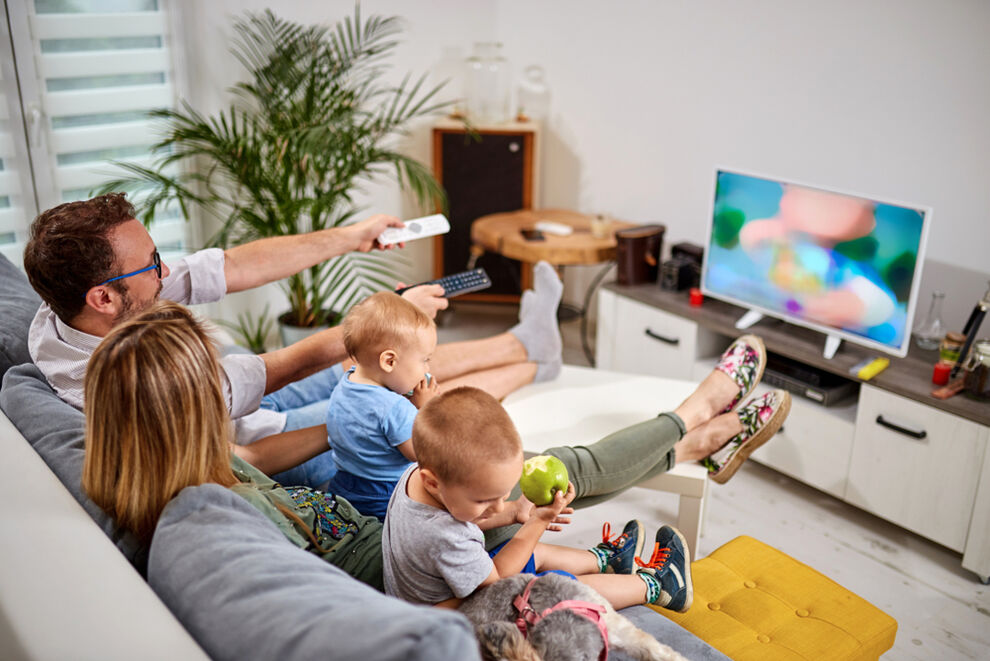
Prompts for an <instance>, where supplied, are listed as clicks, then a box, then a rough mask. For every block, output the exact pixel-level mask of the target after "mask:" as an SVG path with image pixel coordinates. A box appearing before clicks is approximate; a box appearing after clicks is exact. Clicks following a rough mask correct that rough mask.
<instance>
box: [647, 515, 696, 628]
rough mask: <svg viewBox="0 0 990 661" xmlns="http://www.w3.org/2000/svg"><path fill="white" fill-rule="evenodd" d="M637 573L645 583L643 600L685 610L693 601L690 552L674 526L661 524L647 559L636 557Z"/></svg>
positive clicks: (673, 609)
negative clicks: (644, 598) (651, 551)
mask: <svg viewBox="0 0 990 661" xmlns="http://www.w3.org/2000/svg"><path fill="white" fill-rule="evenodd" d="M636 564H637V565H639V567H640V568H639V569H637V570H636V573H637V574H639V576H640V578H642V579H643V581H644V582H645V583H646V600H647V602H648V603H651V604H656V605H657V606H660V607H661V608H666V609H668V610H672V611H676V612H678V613H684V612H686V611H687V610H688V609H689V608H691V603H692V602H693V601H694V584H693V583H692V582H691V552H690V551H689V550H688V545H687V541H686V540H685V539H684V535H682V534H681V533H680V531H679V530H677V528H674V527H672V526H663V527H661V528H660V530H658V531H657V536H656V542H655V543H654V545H653V555H652V556H651V557H650V561H649V562H643V561H642V560H641V559H639V558H636Z"/></svg>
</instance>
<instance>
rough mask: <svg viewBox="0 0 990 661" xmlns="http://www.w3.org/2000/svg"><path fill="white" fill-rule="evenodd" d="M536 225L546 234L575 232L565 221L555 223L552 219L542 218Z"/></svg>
mask: <svg viewBox="0 0 990 661" xmlns="http://www.w3.org/2000/svg"><path fill="white" fill-rule="evenodd" d="M534 227H535V228H536V229H538V230H540V231H541V232H543V233H544V234H556V235H557V236H570V235H571V234H573V233H574V228H573V227H571V226H570V225H565V224H564V223H555V222H553V221H552V220H541V221H539V222H538V223H536V225H534Z"/></svg>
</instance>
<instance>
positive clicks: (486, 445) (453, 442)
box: [412, 386, 522, 484]
mask: <svg viewBox="0 0 990 661" xmlns="http://www.w3.org/2000/svg"><path fill="white" fill-rule="evenodd" d="M412 442H413V448H414V449H415V451H416V460H417V461H418V462H419V465H420V466H421V467H423V468H428V469H430V470H431V471H433V474H434V475H436V476H437V478H439V479H440V480H443V481H444V482H454V483H458V484H465V483H466V482H467V481H468V480H470V479H471V477H472V476H473V475H474V474H475V472H476V471H477V470H479V469H481V468H482V467H483V465H484V464H485V463H488V462H493V461H494V462H498V461H508V460H510V459H513V458H515V457H517V456H520V455H521V454H522V440H521V439H520V438H519V432H518V431H516V426H515V425H514V424H512V420H511V419H510V418H509V414H508V413H506V412H505V409H504V408H502V405H501V404H499V403H498V400H496V399H495V398H494V397H492V396H491V395H489V394H488V393H486V392H485V391H484V390H479V389H478V388H472V387H470V386H461V387H460V388H455V389H453V390H450V391H448V392H445V393H442V394H440V395H437V396H436V397H434V398H433V399H431V400H430V401H429V402H427V404H426V406H424V407H423V408H422V409H420V411H419V414H418V415H417V416H416V422H414V423H413V431H412Z"/></svg>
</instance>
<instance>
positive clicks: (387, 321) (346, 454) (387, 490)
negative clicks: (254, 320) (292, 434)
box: [327, 292, 439, 519]
mask: <svg viewBox="0 0 990 661" xmlns="http://www.w3.org/2000/svg"><path fill="white" fill-rule="evenodd" d="M342 329H343V332H344V348H345V349H346V350H347V353H348V355H349V356H350V357H351V360H353V361H354V362H355V365H354V367H352V368H351V369H350V370H349V371H348V372H347V373H346V374H345V375H344V377H343V378H342V379H341V380H340V383H339V384H338V385H337V387H336V388H334V390H333V393H332V394H331V396H330V406H329V408H328V409H327V436H328V438H329V441H330V448H331V449H332V451H333V458H334V462H335V463H336V465H337V473H336V475H334V476H333V478H332V479H331V480H330V487H329V492H330V493H334V494H336V495H338V496H343V497H344V498H346V499H347V500H348V501H350V503H351V504H352V505H354V506H355V507H356V508H357V509H358V511H360V512H361V513H362V514H367V515H372V516H376V517H378V518H379V519H384V518H385V511H386V510H387V509H388V500H389V497H390V496H391V495H392V490H393V489H394V488H395V484H396V482H397V481H398V480H399V477H401V476H402V473H403V471H405V469H406V468H407V467H408V466H409V464H410V463H412V462H414V461H415V460H416V454H415V452H414V450H413V443H412V427H413V421H414V420H415V418H416V413H417V412H418V408H419V407H422V406H423V405H425V404H426V402H428V401H429V400H430V399H432V398H433V397H434V396H435V395H436V394H437V393H438V392H439V390H438V385H437V382H436V380H435V379H431V378H429V362H430V355H431V354H432V353H433V351H434V349H436V346H437V330H436V326H435V325H434V323H433V320H432V319H430V318H429V317H428V316H427V315H426V313H425V312H423V311H422V310H420V309H419V308H418V307H416V306H415V305H413V304H412V303H410V302H408V301H406V300H405V299H403V298H402V297H400V296H398V295H396V294H394V293H392V292H379V293H377V294H373V295H372V296H369V297H368V298H367V299H365V300H364V301H362V302H361V303H359V304H358V305H356V306H354V308H353V309H352V310H351V311H350V313H348V315H347V317H346V318H345V319H344V322H343V324H342ZM410 392H411V395H407V393H410Z"/></svg>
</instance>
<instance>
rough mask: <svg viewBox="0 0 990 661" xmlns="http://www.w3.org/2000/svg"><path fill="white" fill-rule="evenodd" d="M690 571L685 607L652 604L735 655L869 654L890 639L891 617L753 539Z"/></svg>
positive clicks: (743, 659) (742, 658) (739, 658)
mask: <svg viewBox="0 0 990 661" xmlns="http://www.w3.org/2000/svg"><path fill="white" fill-rule="evenodd" d="M691 575H692V578H693V579H694V604H693V605H692V606H691V610H689V611H688V612H687V613H684V614H679V613H672V612H671V611H667V610H664V609H662V608H658V607H653V608H654V610H656V611H658V612H660V613H663V614H664V615H666V616H667V617H669V618H670V619H671V620H673V621H674V622H677V623H678V624H680V625H681V626H682V627H684V628H685V629H687V630H688V631H690V632H691V633H693V634H694V635H696V636H698V637H699V638H701V639H702V640H704V641H705V642H707V643H708V644H709V645H711V646H712V647H714V648H716V649H718V650H720V651H721V652H723V653H724V654H726V655H728V656H729V657H731V658H733V659H735V660H736V661H750V660H752V661H757V660H759V661H766V660H768V659H788V660H797V659H809V660H812V659H813V660H814V661H823V660H825V659H842V660H846V659H850V660H851V659H876V658H878V657H879V656H880V655H881V654H883V653H884V652H886V651H887V650H889V649H890V648H891V646H893V644H894V636H895V634H896V633H897V621H896V620H894V618H892V617H890V616H889V615H887V614H886V613H884V612H883V611H881V610H880V609H879V608H877V607H876V606H874V605H873V604H871V603H869V602H868V601H866V600H865V599H862V598H861V597H858V596H856V595H855V594H853V593H852V592H850V591H849V590H847V589H845V588H844V587H842V586H841V585H839V584H838V583H836V582H835V581H833V580H831V579H829V578H827V577H825V576H823V575H822V574H819V573H818V572H817V571H815V570H814V569H812V568H811V567H808V566H807V565H804V564H801V563H800V562H798V561H797V560H795V559H794V558H792V557H790V556H789V555H786V554H784V553H781V552H780V551H778V550H777V549H775V548H773V547H772V546H767V545H766V544H764V543H763V542H760V541H757V540H755V539H753V538H752V537H745V536H743V537H737V538H735V539H734V540H732V541H731V542H728V543H727V544H724V545H722V546H721V547H719V548H718V549H716V550H715V551H714V552H713V553H712V554H711V555H709V556H708V557H707V558H704V559H702V560H698V561H696V562H694V563H693V564H692V565H691Z"/></svg>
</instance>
